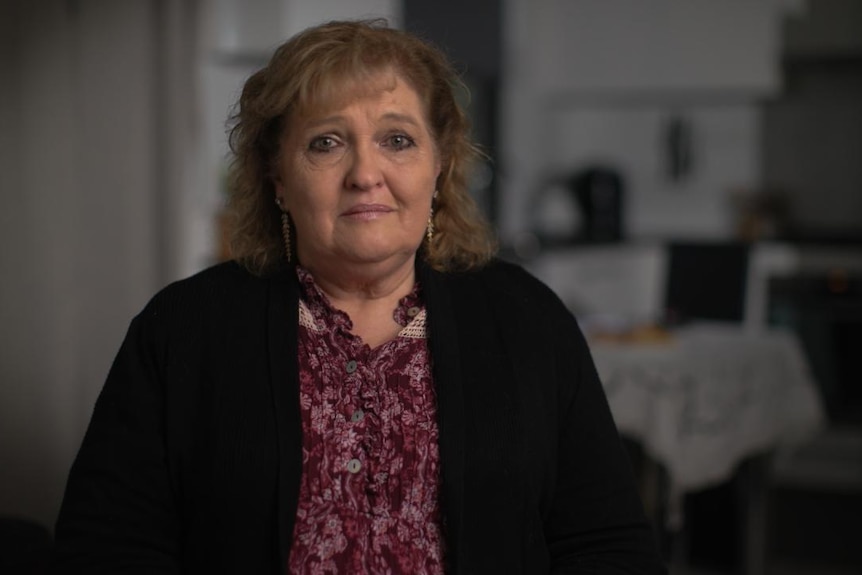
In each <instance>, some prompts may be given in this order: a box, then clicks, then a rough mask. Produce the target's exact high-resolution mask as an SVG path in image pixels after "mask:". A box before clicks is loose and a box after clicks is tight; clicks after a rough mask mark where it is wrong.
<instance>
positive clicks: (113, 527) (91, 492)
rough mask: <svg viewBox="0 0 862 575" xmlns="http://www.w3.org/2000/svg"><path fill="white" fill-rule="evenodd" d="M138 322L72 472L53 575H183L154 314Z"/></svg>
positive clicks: (104, 391) (112, 372)
mask: <svg viewBox="0 0 862 575" xmlns="http://www.w3.org/2000/svg"><path fill="white" fill-rule="evenodd" d="M146 314H147V312H146V310H145V312H144V313H143V314H142V315H141V316H138V317H137V318H135V319H134V320H133V321H132V324H131V326H130V328H129V331H128V333H127V336H126V338H125V340H124V342H123V344H122V346H121V348H120V350H119V352H118V354H117V356H116V358H115V360H114V363H113V365H112V367H111V370H110V372H109V375H108V378H107V381H106V383H105V386H104V388H103V389H102V392H101V394H100V395H99V398H98V401H97V402H96V406H95V409H94V412H93V415H92V418H91V421H90V425H89V428H88V430H87V433H86V435H85V438H84V441H83V443H82V446H81V448H80V450H79V452H78V455H77V458H76V459H75V462H74V464H73V466H72V469H71V472H70V474H69V479H68V482H67V486H66V492H65V496H64V500H63V504H62V506H61V510H60V514H59V518H58V521H57V524H56V531H55V537H56V545H55V552H54V557H53V561H52V568H51V571H52V572H53V573H64V574H65V573H87V574H93V573H119V572H122V573H150V574H158V573H162V574H166V573H179V572H180V568H179V566H178V550H179V532H180V529H179V518H178V512H177V508H176V505H175V500H174V497H173V494H172V489H171V482H170V478H169V472H168V465H167V456H166V448H165V443H166V440H165V434H164V420H165V414H164V405H165V401H164V390H163V388H162V386H161V384H160V379H161V378H160V365H159V364H160V360H161V359H162V358H163V357H164V354H162V353H160V351H159V349H158V346H157V345H155V344H154V340H156V339H157V338H155V337H153V335H154V334H153V328H152V324H153V323H154V322H153V321H147V320H148V319H149V320H153V319H154V318H155V315H156V314H154V313H153V312H151V313H150V314H149V318H148V317H146Z"/></svg>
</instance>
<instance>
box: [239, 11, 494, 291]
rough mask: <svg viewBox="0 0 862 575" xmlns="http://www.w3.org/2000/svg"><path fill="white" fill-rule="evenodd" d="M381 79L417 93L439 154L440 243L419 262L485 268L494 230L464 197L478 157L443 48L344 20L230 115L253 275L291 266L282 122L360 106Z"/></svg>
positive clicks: (279, 62) (305, 37)
mask: <svg viewBox="0 0 862 575" xmlns="http://www.w3.org/2000/svg"><path fill="white" fill-rule="evenodd" d="M385 70H394V71H395V72H396V74H397V75H398V76H399V77H400V78H403V79H404V80H405V81H406V82H407V83H408V84H409V85H410V86H411V87H412V88H413V89H414V90H416V92H417V93H418V94H419V97H420V99H421V100H422V101H423V103H424V105H425V108H426V111H427V116H428V120H429V124H430V128H431V131H432V134H433V136H434V139H435V143H436V145H437V149H438V151H439V153H440V160H441V167H442V169H441V172H440V176H439V178H438V180H437V191H438V194H437V198H436V200H435V203H434V216H433V218H434V220H433V225H434V235H433V239H432V240H431V241H430V242H429V241H427V240H426V241H423V245H422V247H421V248H420V255H421V257H423V258H424V259H425V261H427V262H428V263H429V264H430V265H431V266H432V267H433V268H435V269H437V270H440V271H451V270H456V269H458V270H465V269H472V268H477V267H480V266H482V265H483V264H485V263H487V262H488V260H489V259H490V258H491V257H492V256H493V254H494V252H495V243H494V240H493V238H492V235H491V231H490V228H489V227H488V225H487V223H486V222H485V220H484V218H483V217H482V216H481V214H480V213H479V210H478V209H477V207H476V204H475V202H474V201H473V199H472V197H471V196H470V194H469V190H468V178H469V173H470V169H471V167H472V166H473V165H474V164H475V161H476V160H477V159H478V158H479V157H480V156H481V155H482V154H481V152H480V151H479V150H478V148H477V147H476V146H475V145H474V144H473V143H472V142H471V140H470V136H469V133H470V125H469V121H468V120H467V117H466V115H465V113H464V111H463V110H462V109H461V107H460V106H459V105H458V102H457V100H456V96H455V90H456V89H464V85H463V83H462V82H461V81H460V79H459V78H458V75H457V73H456V72H455V71H454V69H453V68H452V66H451V64H450V63H449V62H448V60H447V59H446V57H445V56H444V55H443V54H442V53H441V52H440V51H439V50H438V49H437V48H435V47H433V46H432V45H430V44H429V43H427V42H425V41H423V40H421V39H419V38H417V37H416V36H413V35H411V34H408V33H406V32H403V31H400V30H395V29H392V28H389V27H388V26H387V24H386V21H385V20H364V21H342V22H329V23H326V24H322V25H320V26H316V27H313V28H309V29H307V30H305V31H303V32H301V33H299V34H297V35H296V36H294V37H293V38H291V39H290V40H289V41H288V42H286V43H284V44H282V45H281V46H280V47H279V48H278V49H277V50H276V51H275V53H274V54H273V56H272V58H271V59H270V61H269V63H268V64H267V66H266V67H264V68H263V69H261V70H259V71H257V72H256V73H254V74H253V75H252V76H251V77H249V79H248V80H247V81H246V82H245V85H244V87H243V90H242V95H241V97H240V99H239V102H238V103H237V105H236V107H235V108H234V113H233V114H232V115H231V118H230V121H231V124H232V127H231V129H230V148H231V151H232V152H233V161H232V163H231V166H230V172H229V192H230V194H229V199H228V210H229V214H230V216H231V224H230V226H231V241H230V246H231V255H232V257H233V258H234V259H236V260H237V261H238V262H240V263H241V264H242V265H244V266H245V267H246V268H247V269H248V270H250V271H251V272H252V273H254V274H257V275H264V274H267V273H269V272H271V271H273V270H275V269H277V268H279V267H281V266H282V265H283V263H284V262H285V261H286V258H285V252H284V249H285V248H284V243H283V239H282V233H281V221H280V217H281V212H280V210H279V209H278V207H277V206H276V204H275V185H274V182H273V178H274V176H275V170H276V163H277V158H278V153H279V146H280V141H281V137H282V132H283V130H284V128H285V123H286V120H285V119H286V118H287V117H289V115H290V113H291V112H293V111H296V110H299V111H300V112H306V111H309V110H313V109H316V108H319V107H320V106H323V105H326V104H330V105H331V104H332V103H337V102H341V101H342V100H344V101H346V100H347V99H349V98H352V97H356V96H357V93H356V91H357V90H358V89H360V87H361V86H363V85H364V82H363V81H362V80H363V79H367V78H369V77H371V76H373V75H375V74H376V73H379V72H381V71H385ZM345 88H350V89H349V90H345Z"/></svg>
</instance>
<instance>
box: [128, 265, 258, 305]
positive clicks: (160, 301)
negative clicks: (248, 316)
mask: <svg viewBox="0 0 862 575" xmlns="http://www.w3.org/2000/svg"><path fill="white" fill-rule="evenodd" d="M272 279H273V278H272V277H260V276H255V275H253V274H252V273H250V272H249V271H248V270H246V269H245V268H244V267H243V266H241V265H240V264H238V263H236V262H234V261H229V262H224V263H219V264H216V265H213V266H211V267H208V268H206V269H203V270H201V271H199V272H197V273H195V274H193V275H191V276H189V277H186V278H184V279H180V280H177V281H174V282H171V283H170V284H168V285H166V286H165V287H163V288H162V289H160V290H159V291H158V292H157V293H156V294H155V295H154V296H153V297H152V298H151V299H150V301H149V303H148V304H147V305H146V307H145V308H144V310H143V311H142V312H141V315H144V316H146V315H160V316H167V317H169V318H170V317H187V316H190V315H196V314H198V313H205V314H212V313H214V312H219V311H221V312H229V311H234V312H241V311H242V310H243V309H245V308H246V307H247V306H249V305H256V304H259V303H261V302H264V301H265V300H266V298H265V297H264V296H265V292H266V289H267V285H268V283H269V282H270V281H271V280H272Z"/></svg>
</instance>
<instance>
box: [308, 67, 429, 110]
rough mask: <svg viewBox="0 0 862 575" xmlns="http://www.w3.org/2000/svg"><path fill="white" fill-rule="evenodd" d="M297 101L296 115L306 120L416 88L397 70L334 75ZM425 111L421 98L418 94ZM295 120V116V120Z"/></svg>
mask: <svg viewBox="0 0 862 575" xmlns="http://www.w3.org/2000/svg"><path fill="white" fill-rule="evenodd" d="M315 84H316V85H312V86H310V87H309V89H308V90H306V91H305V93H303V94H301V95H300V97H299V98H298V101H297V104H296V106H295V108H294V111H293V113H294V114H295V115H300V116H304V117H309V116H320V115H326V114H328V113H331V112H333V111H336V110H340V109H342V108H344V107H346V106H348V105H349V104H351V103H353V102H356V101H357V100H362V99H365V98H373V97H377V96H379V95H380V94H382V93H383V92H392V91H394V90H395V89H396V88H397V87H398V86H399V84H400V85H402V86H404V87H406V88H409V89H410V90H413V91H414V92H415V90H414V88H413V87H412V86H411V85H410V83H409V82H407V81H406V80H405V79H404V78H403V77H402V76H401V75H400V74H398V73H397V72H396V71H395V70H393V69H391V68H389V69H385V70H379V71H370V72H361V73H354V74H347V75H332V76H330V77H327V78H325V79H321V80H319V81H318V82H315ZM417 97H418V99H419V101H420V104H421V105H422V106H423V107H424V104H425V103H424V102H423V101H422V98H421V96H419V94H418V93H417ZM294 117H295V116H294Z"/></svg>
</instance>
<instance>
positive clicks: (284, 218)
mask: <svg viewBox="0 0 862 575" xmlns="http://www.w3.org/2000/svg"><path fill="white" fill-rule="evenodd" d="M275 203H276V204H278V207H279V209H281V234H282V236H284V253H285V255H286V256H287V263H290V216H288V212H287V210H285V209H284V208H282V206H281V198H275Z"/></svg>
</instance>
